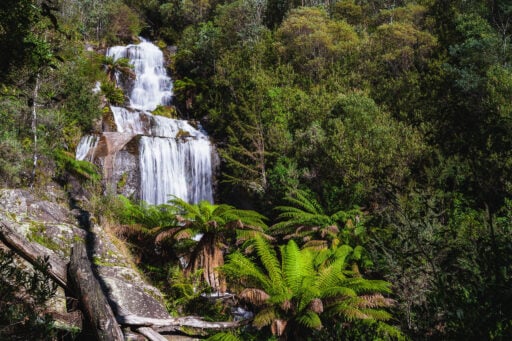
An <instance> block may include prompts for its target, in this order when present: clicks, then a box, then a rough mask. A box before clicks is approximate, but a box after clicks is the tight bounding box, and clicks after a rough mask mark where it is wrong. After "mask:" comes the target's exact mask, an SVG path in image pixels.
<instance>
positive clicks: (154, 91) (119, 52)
mask: <svg viewBox="0 0 512 341" xmlns="http://www.w3.org/2000/svg"><path fill="white" fill-rule="evenodd" d="M107 55H108V56H109V57H113V58H114V60H117V59H119V58H128V59H129V60H130V63H131V64H132V65H133V66H134V71H135V74H136V75H137V78H136V79H135V82H134V85H133V89H132V91H131V94H130V106H131V107H132V108H134V109H140V110H149V111H151V110H155V109H156V107H157V106H158V105H168V104H170V102H171V97H172V82H171V78H170V77H169V76H167V73H166V71H165V67H164V55H163V53H162V51H160V49H159V48H158V47H157V46H155V45H154V44H152V43H150V42H148V41H146V40H144V39H142V43H140V44H137V45H134V44H132V45H128V46H114V47H111V48H109V49H108V51H107Z"/></svg>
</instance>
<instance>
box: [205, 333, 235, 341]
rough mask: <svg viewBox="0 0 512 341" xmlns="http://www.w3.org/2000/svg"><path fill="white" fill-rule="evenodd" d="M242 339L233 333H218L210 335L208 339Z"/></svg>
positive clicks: (221, 340) (215, 340)
mask: <svg viewBox="0 0 512 341" xmlns="http://www.w3.org/2000/svg"><path fill="white" fill-rule="evenodd" d="M240 340H241V339H240V338H239V337H238V336H236V335H235V334H233V333H226V332H222V333H217V334H215V335H212V336H210V337H209V338H207V339H206V341H240Z"/></svg>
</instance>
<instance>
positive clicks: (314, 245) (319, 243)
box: [302, 239, 329, 251]
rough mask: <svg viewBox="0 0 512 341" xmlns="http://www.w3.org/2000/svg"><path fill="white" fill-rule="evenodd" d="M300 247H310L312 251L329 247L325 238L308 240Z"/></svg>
mask: <svg viewBox="0 0 512 341" xmlns="http://www.w3.org/2000/svg"><path fill="white" fill-rule="evenodd" d="M302 247H303V248H306V249H310V250H312V251H320V250H324V249H327V248H328V247H329V244H328V243H327V241H326V240H318V239H313V240H309V241H308V242H306V243H304V245H303V246H302Z"/></svg>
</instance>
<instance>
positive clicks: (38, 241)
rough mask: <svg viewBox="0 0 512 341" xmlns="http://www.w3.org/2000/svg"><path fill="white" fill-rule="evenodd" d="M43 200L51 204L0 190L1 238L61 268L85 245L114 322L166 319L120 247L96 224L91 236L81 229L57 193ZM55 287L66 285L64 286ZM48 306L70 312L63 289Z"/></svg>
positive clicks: (157, 299) (24, 193)
mask: <svg viewBox="0 0 512 341" xmlns="http://www.w3.org/2000/svg"><path fill="white" fill-rule="evenodd" d="M46 195H47V196H48V199H52V200H51V201H50V200H42V199H39V198H37V197H36V196H35V195H34V194H32V193H31V192H29V191H26V190H17V189H16V190H14V189H12V190H11V189H3V190H0V224H2V226H6V227H5V228H3V229H0V231H1V233H2V237H4V234H7V233H8V234H10V236H7V237H10V238H9V239H12V237H13V235H14V237H16V238H18V239H19V240H22V241H24V243H26V245H28V247H31V248H33V249H34V250H36V251H34V252H35V253H39V254H41V255H49V256H52V257H53V258H54V259H56V260H57V262H59V263H62V264H67V263H69V261H70V254H71V249H72V247H73V245H75V244H77V243H78V244H83V245H85V246H86V248H87V250H88V255H89V258H90V260H91V263H92V269H93V272H94V274H95V277H96V279H97V281H98V282H99V283H100V285H101V287H102V288H103V291H104V293H105V296H106V297H107V298H108V301H109V303H110V306H111V307H112V309H113V311H114V312H115V314H116V318H119V319H121V320H122V319H123V318H124V317H126V316H134V315H136V316H144V317H146V318H152V319H167V318H170V316H169V314H168V313H167V311H166V310H165V305H164V302H163V296H162V294H161V293H160V292H159V291H158V290H157V289H156V288H155V287H153V286H151V285H149V284H147V283H146V282H145V281H144V279H143V278H142V277H141V275H140V274H139V273H138V271H137V270H135V268H134V266H133V265H132V264H131V263H130V260H129V258H128V257H126V256H124V253H123V252H122V246H121V244H120V243H119V246H118V245H116V242H115V240H114V238H113V237H111V236H110V235H109V233H108V232H107V231H105V230H104V229H102V228H101V227H100V226H98V225H93V226H92V227H91V228H90V229H89V231H86V230H84V229H83V228H82V227H80V226H79V225H78V223H77V219H76V217H75V216H76V214H77V212H75V214H73V212H71V211H70V210H69V209H67V208H66V203H65V198H66V196H65V195H64V193H62V192H59V190H58V189H57V188H49V190H48V191H47V192H46ZM59 202H60V204H59ZM1 239H2V240H6V239H4V238H1ZM0 243H2V242H0ZM7 244H9V245H4V246H3V247H7V248H12V245H10V243H7ZM25 266H30V264H28V263H27V264H25ZM60 272H62V271H60ZM64 281H65V280H64ZM58 284H59V285H61V287H62V286H68V285H67V283H64V285H63V284H62V283H61V282H59V283H58ZM51 304H52V311H55V312H58V313H60V314H66V313H68V312H67V310H68V309H67V307H66V295H65V292H64V290H63V289H62V288H61V289H59V290H58V292H57V296H56V298H54V299H53V300H52V302H51Z"/></svg>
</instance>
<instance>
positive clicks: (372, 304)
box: [358, 293, 394, 308]
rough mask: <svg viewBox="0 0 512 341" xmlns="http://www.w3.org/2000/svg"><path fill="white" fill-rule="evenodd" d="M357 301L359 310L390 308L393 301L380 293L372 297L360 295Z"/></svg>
mask: <svg viewBox="0 0 512 341" xmlns="http://www.w3.org/2000/svg"><path fill="white" fill-rule="evenodd" d="M359 299H360V302H359V304H358V306H359V308H380V307H390V306H392V305H393V304H394V301H393V300H392V299H390V298H386V297H384V296H383V295H382V294H380V293H377V294H373V295H362V296H359Z"/></svg>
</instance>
